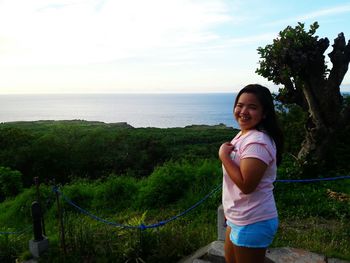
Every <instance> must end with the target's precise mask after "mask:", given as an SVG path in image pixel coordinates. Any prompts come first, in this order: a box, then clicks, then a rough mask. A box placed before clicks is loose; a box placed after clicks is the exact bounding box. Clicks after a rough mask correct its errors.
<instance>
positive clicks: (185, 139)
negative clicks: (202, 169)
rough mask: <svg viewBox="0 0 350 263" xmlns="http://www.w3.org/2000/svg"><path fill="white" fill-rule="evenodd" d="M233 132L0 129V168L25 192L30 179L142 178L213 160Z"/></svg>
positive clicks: (43, 125) (81, 124)
mask: <svg viewBox="0 0 350 263" xmlns="http://www.w3.org/2000/svg"><path fill="white" fill-rule="evenodd" d="M236 132H237V131H236V130H233V129H231V128H225V127H221V126H220V127H216V126H215V127H210V128H208V127H197V126H193V127H189V128H169V129H158V128H138V129H133V128H130V127H129V126H120V125H117V124H105V123H94V122H85V121H74V122H55V121H51V122H49V121H38V122H20V123H2V124H0V146H2V147H0V165H3V166H7V167H11V168H12V169H16V170H18V171H20V172H21V173H22V174H23V183H24V186H26V187H28V186H30V185H32V183H33V178H34V177H39V178H40V181H41V182H45V183H49V182H50V181H52V180H53V179H54V180H55V182H56V183H61V184H65V183H69V182H71V181H72V180H74V179H76V178H84V179H100V178H103V177H107V176H108V175H109V174H116V175H121V174H127V175H128V176H133V177H135V178H142V177H145V176H148V175H149V174H150V173H152V171H153V169H154V168H155V167H156V166H159V165H162V164H163V163H164V162H167V161H169V160H171V159H172V160H179V159H182V158H186V159H191V160H195V159H200V158H208V157H209V158H217V149H218V147H219V146H220V145H221V143H222V142H223V141H228V140H230V139H231V138H232V137H233V136H234V135H235V133H236ZM13 134H14V135H13ZM7 138H9V139H7ZM10 142H11V143H10Z"/></svg>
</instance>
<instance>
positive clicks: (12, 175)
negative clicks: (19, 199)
mask: <svg viewBox="0 0 350 263" xmlns="http://www.w3.org/2000/svg"><path fill="white" fill-rule="evenodd" d="M22 189H23V184H22V174H21V172H19V171H16V170H11V169H10V168H8V167H3V166H0V190H1V192H0V201H2V200H4V199H5V198H6V197H11V196H16V195H17V194H19V193H20V192H21V191H22Z"/></svg>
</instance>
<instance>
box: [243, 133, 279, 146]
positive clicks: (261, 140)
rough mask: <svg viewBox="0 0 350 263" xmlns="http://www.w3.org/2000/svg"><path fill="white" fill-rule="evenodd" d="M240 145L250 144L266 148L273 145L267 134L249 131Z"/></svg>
mask: <svg viewBox="0 0 350 263" xmlns="http://www.w3.org/2000/svg"><path fill="white" fill-rule="evenodd" d="M242 143H243V144H245V145H247V144H251V143H258V144H263V145H266V146H273V145H274V142H273V140H272V138H271V137H270V136H269V135H268V134H266V133H265V132H262V131H258V130H251V131H249V133H248V134H247V135H246V136H245V137H244V140H242Z"/></svg>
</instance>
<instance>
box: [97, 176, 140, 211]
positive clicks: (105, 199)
mask: <svg viewBox="0 0 350 263" xmlns="http://www.w3.org/2000/svg"><path fill="white" fill-rule="evenodd" d="M138 188H139V187H138V182H137V180H136V179H135V178H133V177H130V176H116V175H113V174H112V175H110V176H109V177H108V178H107V179H106V180H105V181H104V182H103V183H101V184H99V185H98V186H97V187H96V194H95V197H94V201H93V207H95V209H96V210H102V211H109V212H113V211H114V212H118V211H120V210H122V209H126V208H128V207H132V206H133V205H134V203H135V200H136V197H137V194H138V190H139V189H138Z"/></svg>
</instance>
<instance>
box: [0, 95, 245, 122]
mask: <svg viewBox="0 0 350 263" xmlns="http://www.w3.org/2000/svg"><path fill="white" fill-rule="evenodd" d="M235 97H236V93H173V94H161V93H159V94H158V93H157V94H156V93H155V94H147V93H145V94H125V93H123V94H11V95H10V94H9V95H0V105H1V106H0V108H1V110H0V122H2V123H3V122H15V121H39V120H85V121H100V122H105V123H118V122H126V123H128V124H129V125H131V126H133V127H135V128H141V127H155V128H174V127H185V126H190V125H218V124H224V125H226V126H228V127H234V128H238V125H237V123H236V121H235V120H234V119H233V115H232V107H233V102H234V99H235Z"/></svg>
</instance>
